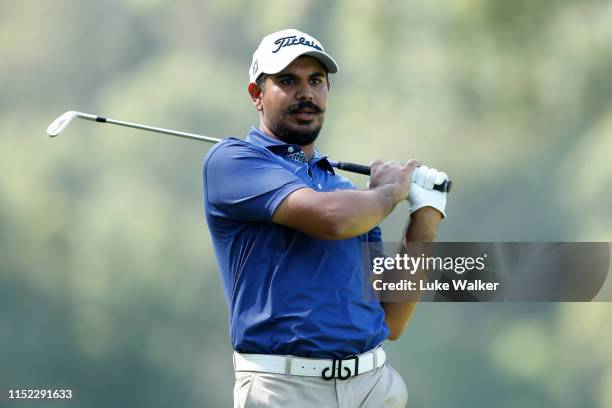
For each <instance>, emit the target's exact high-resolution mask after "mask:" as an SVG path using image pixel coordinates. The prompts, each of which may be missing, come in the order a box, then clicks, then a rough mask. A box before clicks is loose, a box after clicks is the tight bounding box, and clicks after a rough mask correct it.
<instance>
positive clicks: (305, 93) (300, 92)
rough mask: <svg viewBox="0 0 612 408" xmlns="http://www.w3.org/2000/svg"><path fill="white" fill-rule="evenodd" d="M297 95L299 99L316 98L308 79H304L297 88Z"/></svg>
mask: <svg viewBox="0 0 612 408" xmlns="http://www.w3.org/2000/svg"><path fill="white" fill-rule="evenodd" d="M295 97H296V99H297V100H299V101H303V100H306V101H312V100H313V99H314V93H313V92H312V89H311V87H310V84H309V83H308V81H302V82H301V83H300V85H299V86H298V88H297V91H296V94H295Z"/></svg>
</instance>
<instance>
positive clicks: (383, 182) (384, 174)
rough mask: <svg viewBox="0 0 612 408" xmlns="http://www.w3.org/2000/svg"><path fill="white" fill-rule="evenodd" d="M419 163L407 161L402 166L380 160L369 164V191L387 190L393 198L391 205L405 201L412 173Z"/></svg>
mask: <svg viewBox="0 0 612 408" xmlns="http://www.w3.org/2000/svg"><path fill="white" fill-rule="evenodd" d="M419 165H420V163H419V162H418V161H417V160H408V161H407V162H406V163H404V164H400V163H398V162H394V161H391V162H386V163H385V162H383V161H382V160H380V159H377V160H375V161H373V162H372V163H371V164H370V171H371V173H370V183H369V185H368V187H369V189H370V190H375V189H389V191H390V192H391V194H392V197H393V205H395V204H397V203H399V202H401V201H402V200H405V199H406V197H408V194H409V193H410V188H411V185H412V178H413V175H412V173H413V172H414V171H415V168H416V167H417V166H419Z"/></svg>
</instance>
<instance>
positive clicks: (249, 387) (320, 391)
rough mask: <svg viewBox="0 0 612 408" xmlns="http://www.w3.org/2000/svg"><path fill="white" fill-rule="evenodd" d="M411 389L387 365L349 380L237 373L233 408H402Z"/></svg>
mask: <svg viewBox="0 0 612 408" xmlns="http://www.w3.org/2000/svg"><path fill="white" fill-rule="evenodd" d="M407 400H408V390H407V389H406V384H405V383H404V380H403V379H402V377H401V376H400V375H399V374H398V373H397V371H395V370H394V369H393V367H391V366H390V365H389V364H388V363H385V364H384V365H382V366H381V367H379V368H377V369H375V370H372V371H369V372H367V373H364V374H359V375H358V376H355V377H351V378H349V379H348V380H340V379H336V378H334V379H332V380H330V381H326V380H324V379H323V378H321V377H303V376H286V375H284V374H269V373H255V372H247V371H242V372H236V384H235V385H234V408H259V407H266V408H277V407H283V408H285V407H296V408H310V407H312V408H402V407H405V406H406V402H407Z"/></svg>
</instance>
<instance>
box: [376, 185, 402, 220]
mask: <svg viewBox="0 0 612 408" xmlns="http://www.w3.org/2000/svg"><path fill="white" fill-rule="evenodd" d="M398 190H399V188H398V187H397V186H395V185H393V184H385V185H383V186H379V187H375V188H374V189H373V191H376V192H377V193H378V194H379V195H380V197H382V198H381V202H383V203H384V206H385V209H386V212H387V214H388V213H390V212H391V211H392V210H393V208H395V205H396V204H397V203H398V202H399V201H402V200H398V199H397V197H398Z"/></svg>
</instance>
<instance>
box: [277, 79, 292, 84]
mask: <svg viewBox="0 0 612 408" xmlns="http://www.w3.org/2000/svg"><path fill="white" fill-rule="evenodd" d="M294 82H295V80H294V79H293V78H283V79H281V81H280V83H281V84H283V85H292V84H293V83H294Z"/></svg>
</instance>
